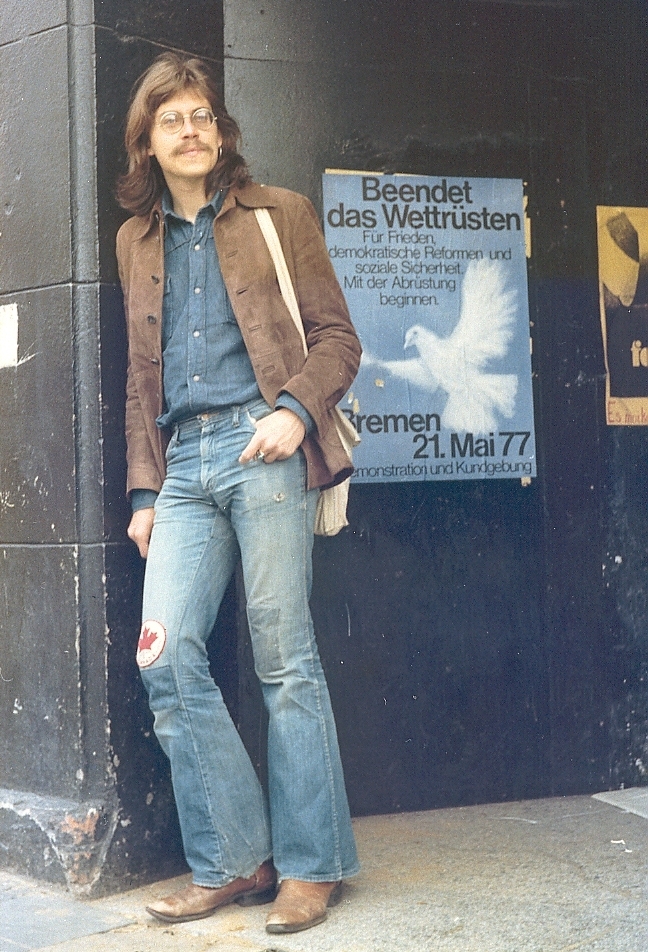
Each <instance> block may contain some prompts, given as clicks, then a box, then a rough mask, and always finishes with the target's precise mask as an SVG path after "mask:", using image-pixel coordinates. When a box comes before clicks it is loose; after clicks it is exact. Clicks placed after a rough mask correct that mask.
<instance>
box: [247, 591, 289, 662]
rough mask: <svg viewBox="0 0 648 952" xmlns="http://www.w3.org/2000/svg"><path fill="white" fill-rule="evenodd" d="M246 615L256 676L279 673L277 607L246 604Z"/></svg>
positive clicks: (279, 654)
mask: <svg viewBox="0 0 648 952" xmlns="http://www.w3.org/2000/svg"><path fill="white" fill-rule="evenodd" d="M247 615H248V622H249V623H250V638H251V639H252V648H253V651H254V666H255V669H256V672H257V674H258V676H259V677H260V678H269V677H272V675H277V674H279V673H280V672H281V671H282V670H283V667H284V659H283V656H282V651H281V644H280V641H279V621H280V611H279V609H278V608H272V607H263V606H261V607H259V606H253V605H249V604H248V607H247Z"/></svg>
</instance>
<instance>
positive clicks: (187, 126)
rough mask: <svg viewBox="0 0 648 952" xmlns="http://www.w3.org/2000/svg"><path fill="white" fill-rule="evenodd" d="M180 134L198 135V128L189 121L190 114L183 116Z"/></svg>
mask: <svg viewBox="0 0 648 952" xmlns="http://www.w3.org/2000/svg"><path fill="white" fill-rule="evenodd" d="M180 135H181V136H184V137H185V138H186V137H189V136H196V135H198V130H197V129H196V127H195V126H194V124H193V122H192V121H191V116H185V117H184V119H183V122H182V129H181V130H180Z"/></svg>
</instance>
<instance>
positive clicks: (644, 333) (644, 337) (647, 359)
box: [596, 205, 648, 426]
mask: <svg viewBox="0 0 648 952" xmlns="http://www.w3.org/2000/svg"><path fill="white" fill-rule="evenodd" d="M596 219H597V234H598V262H599V299H600V309H601V328H602V332H603V349H604V354H605V369H606V387H605V398H606V399H605V406H606V418H607V422H608V423H609V424H610V425H614V426H646V425H648V208H614V207H611V206H607V205H601V206H599V207H598V208H597V209H596Z"/></svg>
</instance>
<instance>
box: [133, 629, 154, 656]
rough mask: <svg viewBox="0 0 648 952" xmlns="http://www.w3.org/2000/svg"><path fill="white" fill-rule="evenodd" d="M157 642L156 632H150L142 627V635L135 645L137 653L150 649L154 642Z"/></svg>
mask: <svg viewBox="0 0 648 952" xmlns="http://www.w3.org/2000/svg"><path fill="white" fill-rule="evenodd" d="M156 640H157V632H156V631H152V630H151V629H150V628H149V627H148V626H146V625H145V626H144V628H143V629H142V634H141V635H140V639H139V641H138V643H137V650H138V651H146V649H147V648H150V647H151V646H152V645H153V644H154V643H155V641H156Z"/></svg>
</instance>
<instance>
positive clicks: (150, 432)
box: [117, 183, 361, 492]
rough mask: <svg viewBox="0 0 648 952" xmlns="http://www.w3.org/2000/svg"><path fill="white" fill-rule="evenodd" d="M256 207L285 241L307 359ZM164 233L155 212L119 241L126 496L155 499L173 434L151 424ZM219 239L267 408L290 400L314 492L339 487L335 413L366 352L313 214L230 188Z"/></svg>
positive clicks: (253, 189) (281, 196) (158, 369)
mask: <svg viewBox="0 0 648 952" xmlns="http://www.w3.org/2000/svg"><path fill="white" fill-rule="evenodd" d="M257 207H265V208H268V209H269V211H270V214H271V216H272V219H273V221H274V224H275V227H276V229H277V232H278V234H279V238H280V240H281V244H282V247H283V250H284V255H285V257H286V262H287V264H288V270H289V271H290V275H291V278H292V281H293V284H294V287H295V294H296V296H297V301H298V303H299V308H300V312H301V316H302V321H303V324H304V329H305V332H306V340H307V343H308V358H307V359H305V358H304V351H303V346H302V343H301V340H300V337H299V334H298V332H297V330H296V328H295V326H294V324H293V321H292V318H291V316H290V313H289V311H288V309H287V307H286V305H285V304H284V302H283V298H282V296H281V292H280V290H279V285H278V282H277V278H276V275H275V270H274V265H273V263H272V259H271V257H270V253H269V251H268V249H267V246H266V243H265V240H264V238H263V235H262V234H261V230H260V229H259V225H258V223H257V220H256V217H255V215H254V209H255V208H257ZM163 229H164V222H163V218H162V214H161V210H160V207H159V206H157V207H156V208H154V209H153V211H152V212H151V214H150V216H149V217H148V218H130V219H129V220H128V221H127V222H125V223H124V225H122V227H121V228H120V230H119V233H118V235H117V259H118V263H119V277H120V281H121V285H122V289H123V292H124V306H125V311H126V322H127V330H128V345H129V347H128V351H129V353H128V378H127V385H126V441H127V445H128V452H127V456H128V481H127V491H128V492H130V491H131V490H132V489H153V490H155V491H159V490H160V488H161V486H162V482H163V480H164V475H165V459H164V453H165V449H166V443H167V440H168V434H166V433H165V432H164V431H161V430H160V429H159V428H158V427H157V426H156V424H155V420H156V419H157V417H158V416H159V415H160V414H161V413H162V409H163V392H162V297H163V289H164V230H163ZM214 240H215V244H216V250H217V252H218V258H219V262H220V267H221V271H222V274H223V279H224V281H225V286H226V288H227V291H228V294H229V297H230V301H231V302H232V308H233V310H234V314H235V316H236V320H237V321H238V324H239V327H240V329H241V333H242V335H243V339H244V341H245V346H246V347H247V351H248V354H249V356H250V360H251V362H252V367H253V369H254V373H255V376H256V379H257V382H258V384H259V389H260V391H261V393H262V395H263V397H264V399H265V400H266V402H267V403H268V404H269V405H270V406H272V407H274V405H275V400H276V399H277V396H278V395H279V393H280V392H282V391H286V392H287V393H290V394H292V395H293V396H294V397H295V398H296V399H297V400H299V402H300V403H301V404H302V406H304V407H305V408H306V409H307V410H308V412H309V413H310V415H311V416H312V417H313V419H314V421H315V429H314V430H313V431H312V433H311V434H309V435H308V436H307V437H306V439H305V440H304V443H303V444H302V449H303V451H304V454H305V456H306V461H307V466H308V485H309V488H312V487H315V486H327V485H332V484H335V483H337V482H340V481H341V480H342V479H344V478H346V477H347V476H348V475H350V473H351V471H352V467H351V465H350V462H349V458H348V456H347V455H346V453H345V451H344V448H343V446H342V444H341V442H340V440H339V437H338V435H337V431H336V428H335V424H334V416H333V410H334V407H335V405H336V404H337V403H338V402H339V401H340V400H341V399H342V397H343V396H344V394H345V393H346V391H347V390H348V389H349V387H350V386H351V383H352V381H353V378H354V377H355V375H356V373H357V370H358V365H359V363H360V354H361V348H360V342H359V341H358V338H357V335H356V333H355V330H354V328H353V325H352V324H351V320H350V318H349V312H348V309H347V306H346V303H345V300H344V297H343V295H342V291H341V289H340V286H339V284H338V281H337V279H336V277H335V274H334V271H333V267H332V265H331V262H330V259H329V256H328V252H327V250H326V245H325V243H324V237H323V235H322V231H321V228H320V225H319V221H318V219H317V216H316V213H315V210H314V208H313V206H312V205H311V203H310V202H309V200H308V199H307V198H304V196H302V195H298V194H297V193H295V192H289V191H287V190H286V189H281V188H271V187H265V186H262V185H256V184H254V183H252V184H250V185H247V186H245V187H244V188H242V189H234V188H232V189H231V190H230V191H229V192H228V194H227V195H226V197H225V201H224V202H223V206H222V208H221V210H220V212H219V214H218V215H217V217H216V219H215V220H214Z"/></svg>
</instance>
